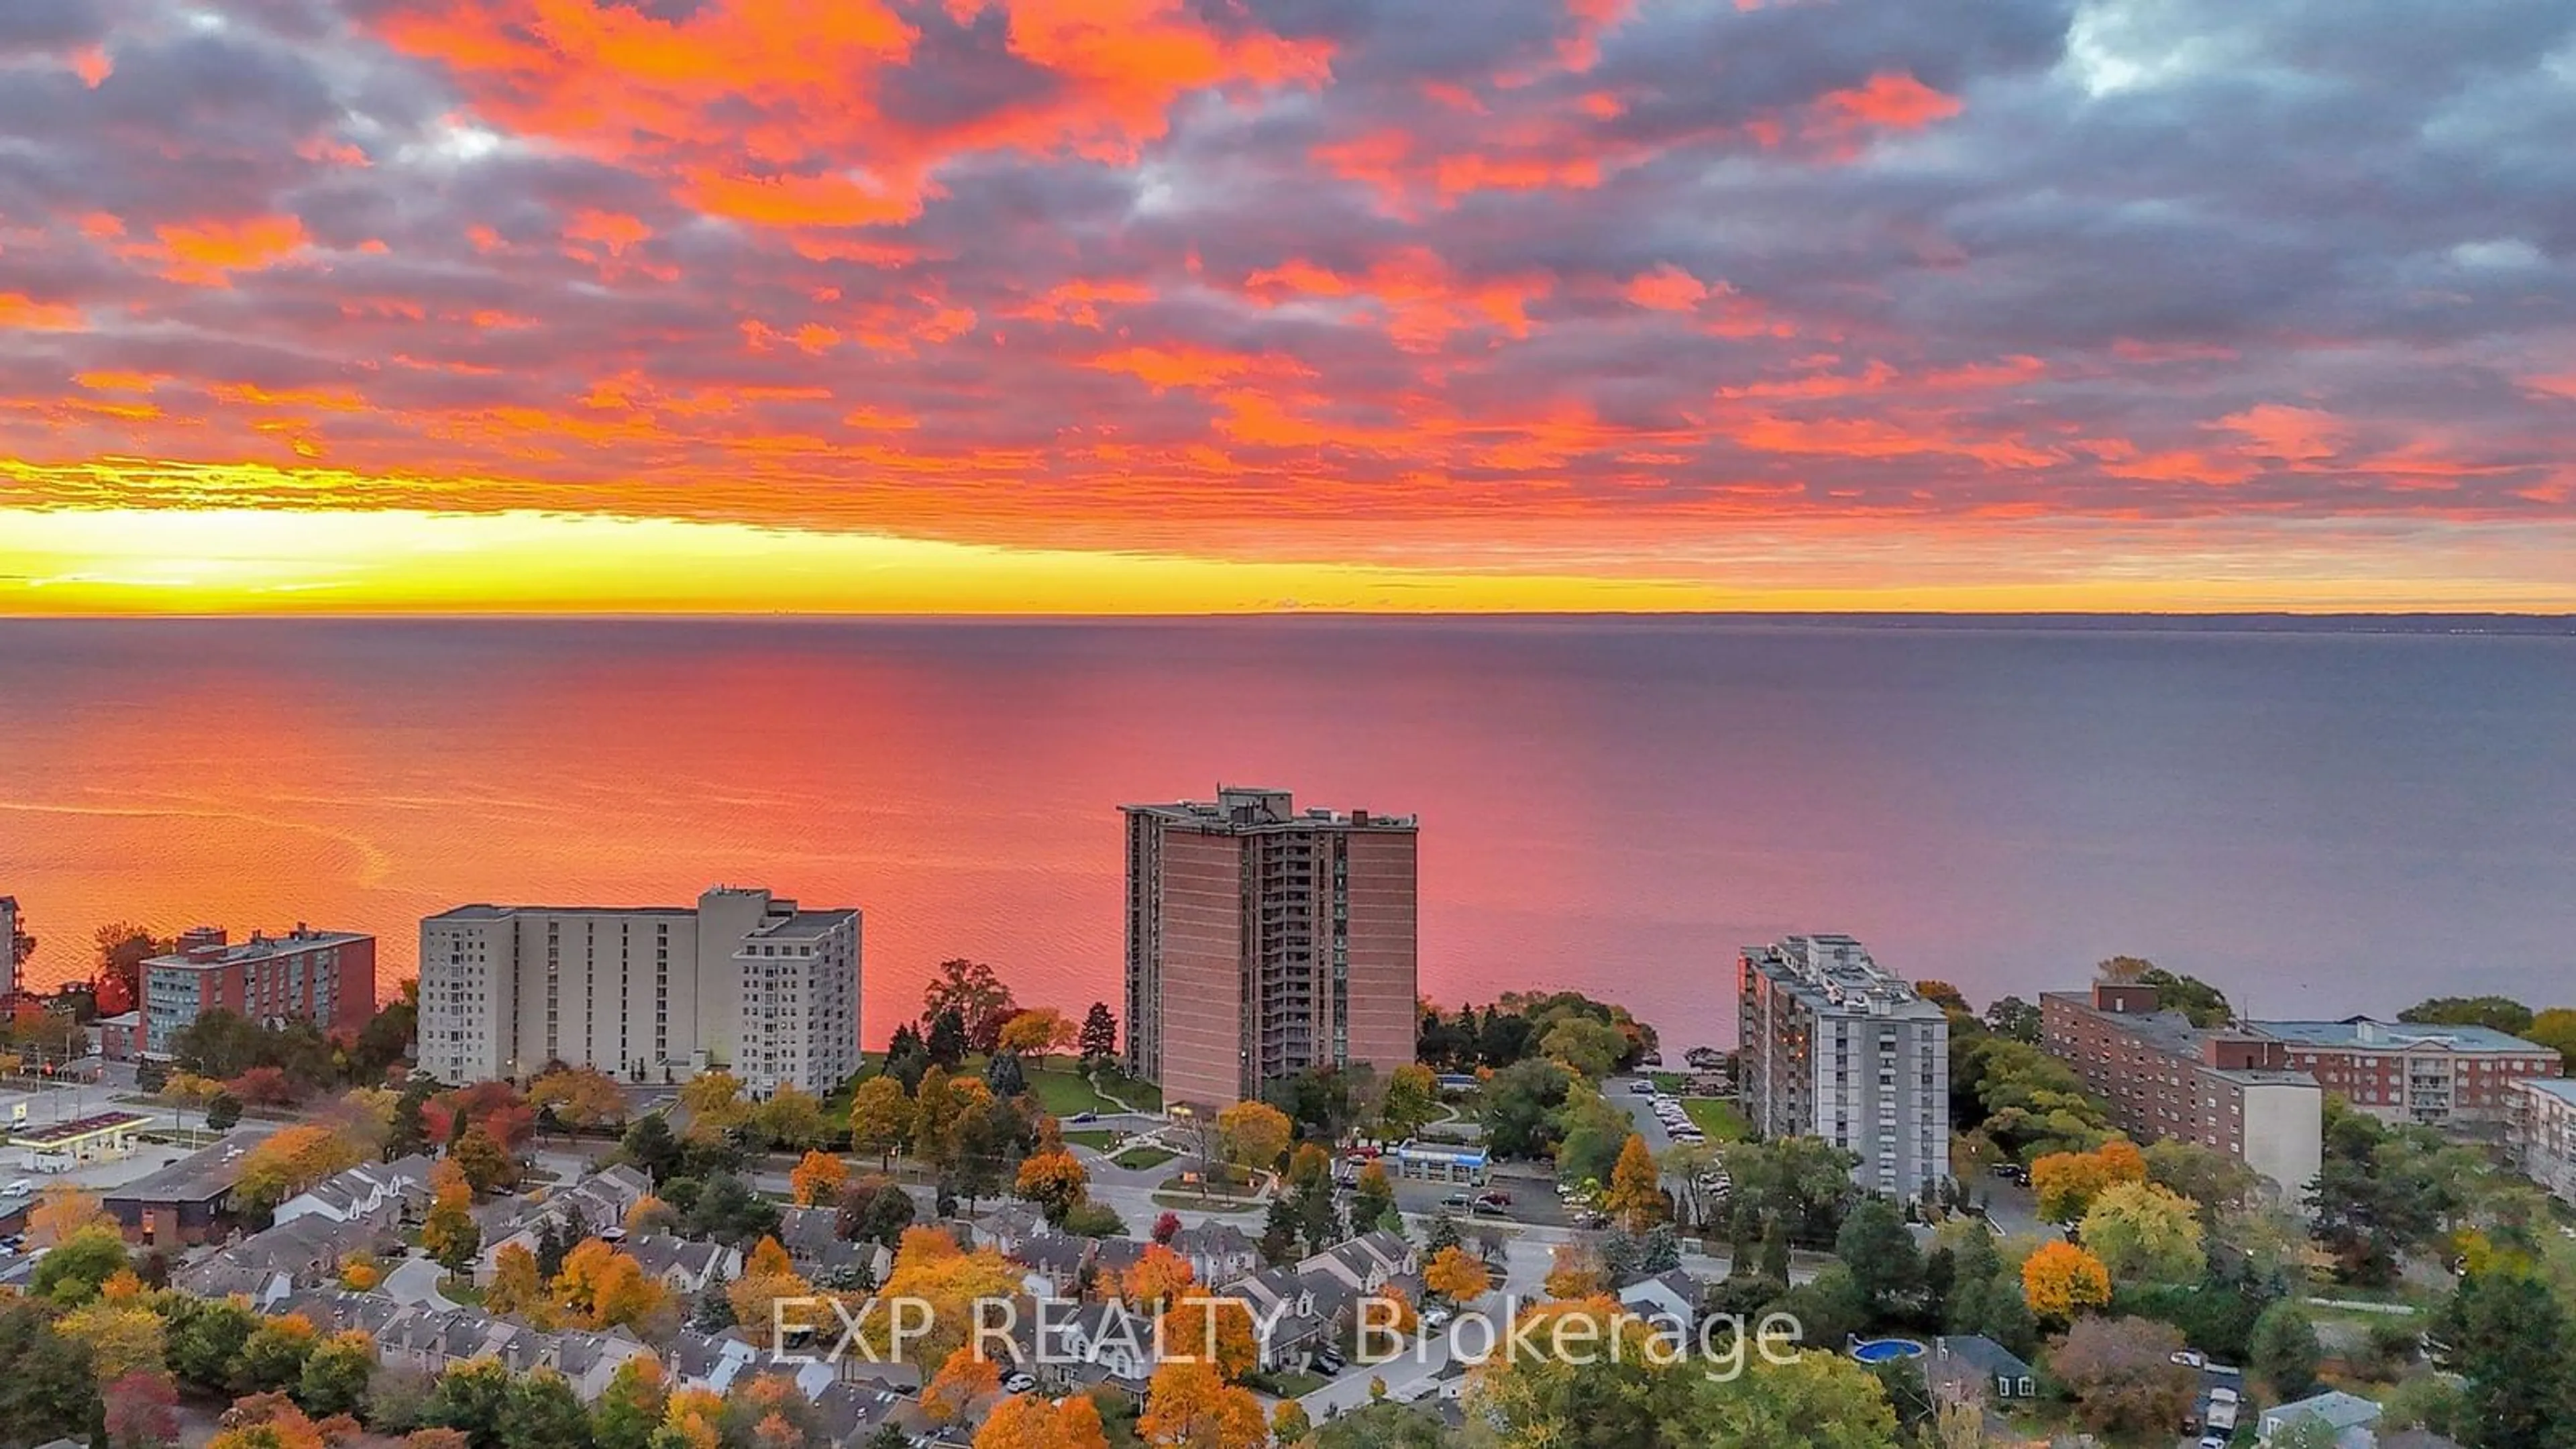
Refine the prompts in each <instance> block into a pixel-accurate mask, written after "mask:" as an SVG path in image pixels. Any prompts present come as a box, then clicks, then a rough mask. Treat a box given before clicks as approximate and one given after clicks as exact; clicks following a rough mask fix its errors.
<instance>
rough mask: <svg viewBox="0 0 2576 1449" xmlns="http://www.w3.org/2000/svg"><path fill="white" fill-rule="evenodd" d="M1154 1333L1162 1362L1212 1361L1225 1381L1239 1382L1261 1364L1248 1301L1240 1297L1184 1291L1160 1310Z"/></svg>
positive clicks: (1259, 1350)
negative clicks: (1161, 1355)
mask: <svg viewBox="0 0 2576 1449" xmlns="http://www.w3.org/2000/svg"><path fill="white" fill-rule="evenodd" d="M1157 1333H1158V1334H1159V1338H1158V1339H1157V1341H1158V1342H1159V1343H1160V1344H1161V1345H1162V1349H1163V1356H1164V1359H1165V1361H1166V1362H1168V1361H1170V1360H1172V1359H1183V1358H1186V1359H1197V1360H1201V1361H1204V1362H1207V1363H1212V1364H1214V1365H1216V1369H1217V1372H1218V1373H1220V1374H1223V1375H1224V1376H1225V1381H1226V1382H1227V1383H1237V1382H1240V1381H1241V1380H1242V1378H1243V1376H1244V1375H1246V1374H1248V1373H1250V1372H1252V1371H1253V1370H1254V1369H1255V1368H1258V1367H1260V1364H1261V1349H1260V1345H1259V1344H1257V1343H1256V1342H1255V1341H1254V1338H1253V1325H1252V1305H1251V1304H1249V1303H1246V1302H1245V1301H1244V1300H1242V1299H1240V1298H1230V1297H1226V1296H1223V1295H1220V1294H1207V1293H1184V1294H1182V1295H1181V1297H1180V1298H1178V1299H1177V1300H1175V1301H1174V1302H1173V1303H1172V1305H1171V1306H1170V1307H1168V1308H1166V1309H1164V1310H1163V1316H1162V1320H1161V1322H1160V1324H1159V1325H1158V1328H1157Z"/></svg>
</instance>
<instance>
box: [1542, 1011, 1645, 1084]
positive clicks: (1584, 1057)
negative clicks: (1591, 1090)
mask: <svg viewBox="0 0 2576 1449" xmlns="http://www.w3.org/2000/svg"><path fill="white" fill-rule="evenodd" d="M1538 1049H1539V1050H1540V1051H1541V1052H1542V1053H1544V1054H1545V1055H1546V1056H1547V1058H1548V1059H1549V1060H1551V1061H1554V1062H1557V1063H1559V1064H1561V1065H1563V1066H1564V1067H1565V1068H1566V1070H1568V1071H1570V1072H1573V1073H1574V1074H1575V1075H1576V1076H1579V1077H1585V1078H1589V1079H1590V1080H1593V1081H1596V1082H1597V1081H1599V1080H1601V1079H1602V1078H1603V1077H1606V1076H1608V1075H1609V1074H1610V1072H1611V1069H1612V1068H1614V1067H1616V1066H1618V1065H1619V1060H1620V1058H1622V1057H1624V1056H1626V1055H1627V1054H1628V1038H1627V1037H1626V1036H1625V1035H1623V1034H1622V1033H1621V1032H1620V1031H1619V1029H1618V1028H1617V1027H1614V1026H1612V1025H1610V1024H1609V1023H1608V1022H1601V1021H1593V1020H1591V1019H1589V1018H1587V1017H1568V1018H1567V1019H1565V1020H1563V1021H1560V1022H1558V1023H1557V1024H1556V1025H1554V1026H1551V1027H1549V1028H1548V1029H1547V1034H1546V1035H1545V1036H1543V1037H1541V1038H1539V1044H1538Z"/></svg>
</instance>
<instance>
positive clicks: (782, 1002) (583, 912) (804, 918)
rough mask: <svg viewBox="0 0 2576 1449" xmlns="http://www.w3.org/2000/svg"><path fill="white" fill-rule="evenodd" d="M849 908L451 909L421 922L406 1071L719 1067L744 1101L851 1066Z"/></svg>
mask: <svg viewBox="0 0 2576 1449" xmlns="http://www.w3.org/2000/svg"><path fill="white" fill-rule="evenodd" d="M860 970H861V966H860V915H859V912H858V911H856V910H850V909H840V910H829V911H806V910H799V909H798V908H797V905H796V902H794V901H792V900H786V899H782V898H779V897H775V896H772V895H771V894H770V893H769V892H767V891H765V890H756V889H736V888H731V887H722V886H720V887H717V888H715V889H713V890H710V891H708V892H706V893H705V894H703V895H701V896H700V897H698V901H697V904H696V905H695V906H694V907H690V906H641V907H620V906H494V905H470V906H458V907H457V908H455V909H454V910H450V911H443V912H440V913H439V914H437V915H435V916H430V917H428V918H427V919H425V920H423V921H422V922H421V923H420V1040H419V1062H420V1067H421V1070H423V1071H425V1072H428V1073H429V1074H430V1075H431V1076H433V1077H436V1078H438V1079H439V1080H440V1081H445V1082H475V1081H484V1080H488V1079H491V1078H495V1077H511V1078H524V1077H529V1076H533V1075H535V1074H536V1073H537V1072H538V1071H540V1070H541V1069H543V1068H544V1066H545V1065H546V1064H547V1063H548V1062H555V1061H560V1062H563V1063H565V1064H566V1065H570V1066H592V1067H597V1068H599V1069H601V1070H603V1071H606V1072H610V1073H613V1074H615V1075H618V1076H621V1077H624V1078H626V1079H628V1080H630V1081H661V1080H663V1079H664V1078H666V1077H678V1076H686V1075H687V1074H689V1073H691V1072H695V1071H701V1070H704V1069H706V1068H708V1067H710V1066H723V1067H727V1068H730V1069H732V1070H733V1071H734V1073H735V1074H736V1075H737V1076H740V1077H741V1078H742V1079H743V1081H744V1084H745V1085H746V1086H747V1087H748V1088H749V1089H750V1090H751V1091H753V1092H754V1093H755V1094H766V1093H767V1092H769V1091H770V1090H773V1089H774V1088H775V1087H776V1086H777V1085H779V1084H780V1083H782V1082H793V1083H795V1084H796V1085H797V1086H799V1087H802V1088H804V1089H805V1090H807V1091H811V1092H815V1093H818V1094H819V1093H823V1092H828V1091H830V1090H831V1089H832V1088H833V1087H835V1086H837V1085H839V1084H840V1082H841V1081H842V1080H843V1079H845V1078H846V1077H848V1076H849V1075H850V1074H851V1073H852V1072H854V1071H856V1070H857V1069H858V1051H859V980H860Z"/></svg>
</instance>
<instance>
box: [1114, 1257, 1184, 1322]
mask: <svg viewBox="0 0 2576 1449" xmlns="http://www.w3.org/2000/svg"><path fill="white" fill-rule="evenodd" d="M1197 1282H1198V1274H1197V1273H1196V1272H1194V1271H1193V1270H1192V1269H1191V1267H1190V1260H1189V1259H1187V1258H1184V1257H1182V1256H1181V1255H1180V1254H1178V1253H1175V1252H1173V1251H1172V1250H1171V1249H1169V1248H1166V1247H1164V1246H1163V1245H1162V1244H1160V1243H1148V1244H1146V1245H1145V1251H1144V1252H1143V1253H1141V1254H1139V1255H1138V1256H1137V1259H1136V1262H1135V1265H1134V1266H1132V1267H1130V1268H1129V1269H1128V1270H1127V1275H1126V1277H1125V1278H1124V1279H1122V1280H1120V1282H1119V1285H1118V1288H1119V1295H1120V1296H1121V1297H1123V1298H1125V1299H1126V1300H1127V1302H1128V1304H1129V1306H1131V1307H1135V1308H1142V1309H1144V1310H1146V1311H1147V1312H1149V1313H1158V1312H1161V1311H1162V1308H1163V1305H1164V1304H1167V1303H1170V1302H1172V1301H1174V1300H1176V1299H1178V1298H1179V1297H1180V1296H1181V1295H1182V1294H1184V1293H1187V1292H1189V1291H1190V1289H1191V1287H1193V1286H1194V1285H1195V1284H1197Z"/></svg>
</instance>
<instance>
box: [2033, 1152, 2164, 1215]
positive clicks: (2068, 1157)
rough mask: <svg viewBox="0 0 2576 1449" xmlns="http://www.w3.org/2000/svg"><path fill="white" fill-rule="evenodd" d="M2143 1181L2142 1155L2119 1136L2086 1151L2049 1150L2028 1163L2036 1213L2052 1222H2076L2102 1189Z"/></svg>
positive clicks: (2143, 1156)
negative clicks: (2037, 1203)
mask: <svg viewBox="0 0 2576 1449" xmlns="http://www.w3.org/2000/svg"><path fill="white" fill-rule="evenodd" d="M2146 1180H2147V1159H2146V1155H2145V1154H2144V1153H2141V1152H2140V1151H2138V1144H2136V1143H2134V1142H2131V1141H2129V1140H2128V1139H2126V1138H2122V1137H2115V1138H2113V1139H2111V1140H2110V1141H2108V1142H2105V1143H2103V1144H2102V1145H2101V1146H2099V1147H2097V1148H2095V1149H2093V1150H2092V1151H2090V1152H2052V1153H2050V1154H2048V1155H2047V1156H2045V1157H2042V1158H2040V1159H2039V1160H2038V1161H2036V1162H2033V1163H2032V1164H2031V1165H2030V1188H2031V1191H2032V1192H2034V1193H2036V1194H2037V1195H2038V1197H2039V1215H2040V1216H2041V1217H2043V1218H2046V1219H2047V1220H2048V1221H2050V1222H2052V1223H2072V1222H2079V1221H2081V1220H2082V1219H2083V1217H2084V1215H2085V1214H2086V1213H2087V1212H2090V1211H2092V1208H2093V1199H2095V1198H2097V1197H2100V1196H2101V1195H2102V1193H2103V1190H2104V1189H2106V1188H2110V1187H2113V1186H2115V1185H2117V1184H2119V1183H2123V1182H2144V1181H2146Z"/></svg>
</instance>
